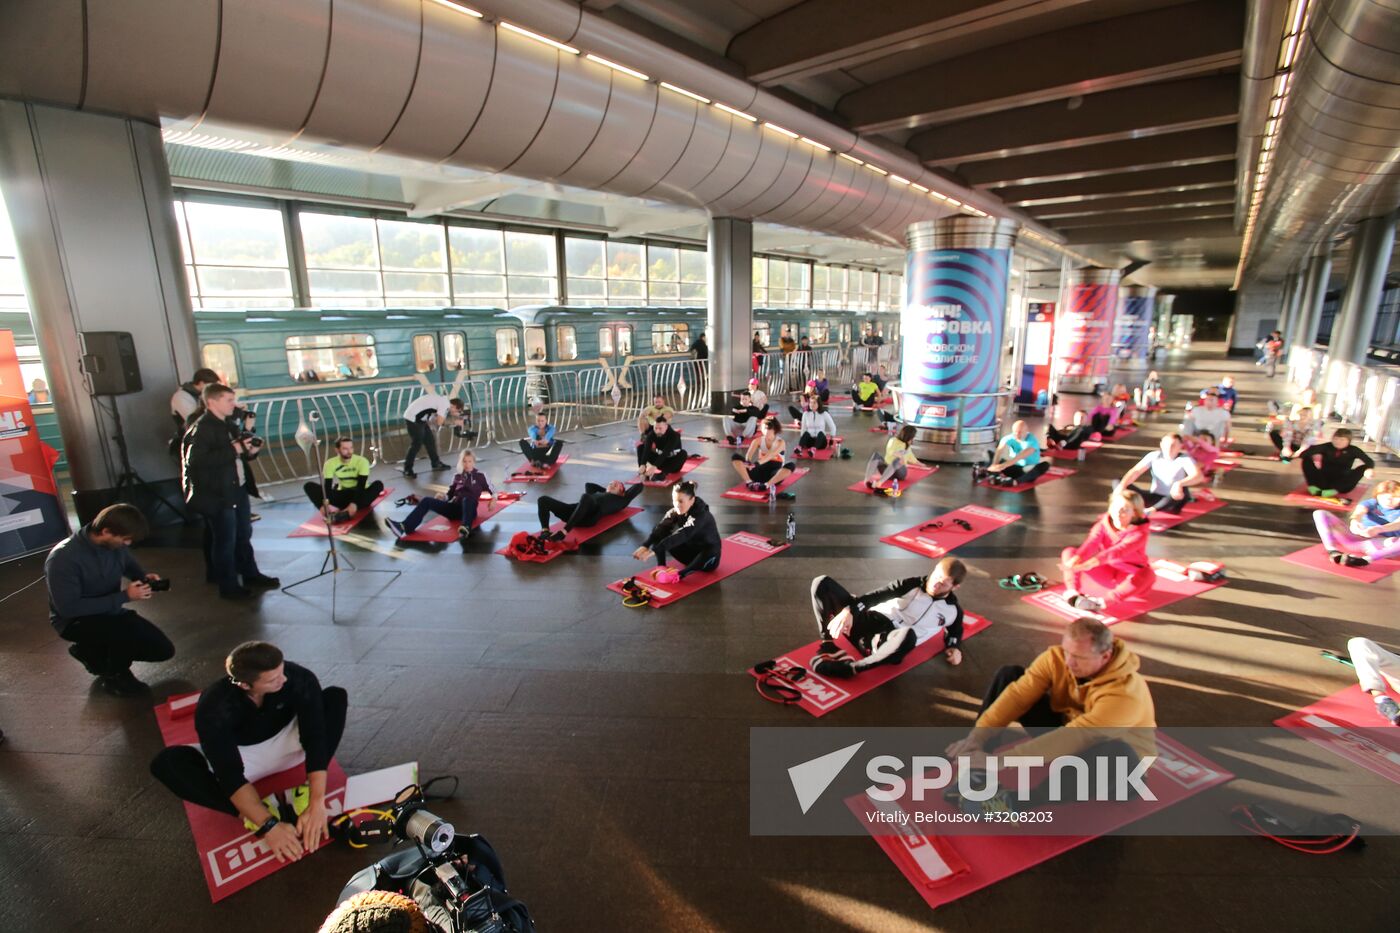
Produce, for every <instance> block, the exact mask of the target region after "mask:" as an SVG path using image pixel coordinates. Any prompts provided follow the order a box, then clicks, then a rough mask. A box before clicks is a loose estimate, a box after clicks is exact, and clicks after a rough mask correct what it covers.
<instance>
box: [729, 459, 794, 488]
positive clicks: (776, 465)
mask: <svg viewBox="0 0 1400 933" xmlns="http://www.w3.org/2000/svg"><path fill="white" fill-rule="evenodd" d="M733 459H735V460H743V459H744V458H743V457H741V456H740V455H738V454H735V455H734V457H733ZM795 469H797V465H796V464H794V463H784V462H782V461H781V460H769V461H768V462H767V463H758V464H755V465H753V466H751V467H749V482H751V483H765V484H766V483H769V482H771V481H772V479H773V477H775V476H777V475H778V473H779V472H780V471H782V470H789V471H791V470H795Z"/></svg>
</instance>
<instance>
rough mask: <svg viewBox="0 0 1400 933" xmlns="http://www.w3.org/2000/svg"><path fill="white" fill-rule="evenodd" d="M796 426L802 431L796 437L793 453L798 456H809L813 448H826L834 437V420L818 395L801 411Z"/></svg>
mask: <svg viewBox="0 0 1400 933" xmlns="http://www.w3.org/2000/svg"><path fill="white" fill-rule="evenodd" d="M798 428H799V430H800V431H801V432H802V433H801V434H800V435H799V436H798V438H797V450H796V451H794V453H795V455H796V456H799V457H803V456H811V454H812V451H814V450H826V448H828V447H830V446H831V444H832V443H833V440H834V438H835V437H836V422H835V421H834V420H833V419H832V417H831V412H829V411H827V410H826V402H823V401H822V400H821V398H819V397H814V398H813V399H812V405H811V407H810V408H808V409H807V410H806V411H804V412H803V413H802V417H801V418H800V419H799V420H798Z"/></svg>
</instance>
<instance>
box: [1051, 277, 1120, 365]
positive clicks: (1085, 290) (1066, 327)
mask: <svg viewBox="0 0 1400 933" xmlns="http://www.w3.org/2000/svg"><path fill="white" fill-rule="evenodd" d="M1117 312H1118V270H1117V269H1096V268H1084V269H1075V270H1074V271H1073V272H1071V273H1070V279H1069V286H1068V287H1067V288H1066V289H1065V305H1064V308H1063V309H1062V311H1061V312H1060V319H1059V321H1057V322H1056V323H1055V371H1056V373H1057V374H1058V375H1059V381H1058V390H1059V391H1060V392H1093V391H1094V389H1095V387H1096V386H1100V385H1103V384H1104V383H1105V382H1107V381H1108V367H1109V361H1110V360H1111V359H1112V356H1113V320H1114V317H1115V315H1116V314H1117Z"/></svg>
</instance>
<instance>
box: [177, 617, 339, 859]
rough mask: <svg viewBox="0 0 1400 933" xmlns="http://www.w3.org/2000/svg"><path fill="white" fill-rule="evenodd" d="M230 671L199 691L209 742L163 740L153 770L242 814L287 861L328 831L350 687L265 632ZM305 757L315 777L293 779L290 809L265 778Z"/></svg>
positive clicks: (203, 803)
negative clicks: (313, 668)
mask: <svg viewBox="0 0 1400 933" xmlns="http://www.w3.org/2000/svg"><path fill="white" fill-rule="evenodd" d="M224 671H225V673H226V675H227V676H225V677H221V678H219V680H217V681H215V682H214V683H213V684H211V685H210V686H209V687H208V688H207V689H206V690H205V691H204V692H203V693H201V694H200V695H199V705H198V706H196V707H195V711H194V728H195V732H196V734H198V736H199V744H198V745H176V746H172V747H170V748H166V749H163V750H162V751H161V752H160V754H158V755H156V757H155V759H154V760H152V762H151V774H152V775H154V776H155V778H156V780H158V781H160V782H161V783H162V784H164V785H165V786H166V787H168V788H170V790H171V792H172V793H174V794H175V796H177V797H179V798H180V799H181V800H187V801H189V802H190V803H192V804H195V805H196V806H200V807H208V808H209V809H210V810H217V811H219V812H220V813H227V814H229V815H230V816H241V817H242V818H243V825H244V826H246V827H247V828H248V829H249V830H250V831H252V832H253V833H254V834H256V835H257V836H258V837H259V838H261V839H262V840H263V841H264V842H266V843H267V846H268V848H269V849H271V850H272V854H273V855H275V856H277V860H278V861H279V862H283V861H287V860H289V859H290V860H296V859H298V858H301V856H302V855H303V854H305V853H307V852H314V851H315V850H316V847H317V846H319V845H320V844H321V843H322V842H324V841H325V840H326V838H327V828H326V819H327V813H326V769H327V768H328V767H330V762H331V758H332V757H334V755H335V750H336V748H338V747H339V746H340V738H341V736H342V735H343V734H344V732H345V714H346V710H347V708H348V707H349V702H350V701H349V697H348V696H347V695H346V693H345V690H344V689H343V688H341V687H326V688H324V689H322V687H321V682H320V681H319V680H317V679H316V675H315V674H313V673H311V672H310V671H308V670H307V669H306V668H304V667H302V666H301V665H299V664H294V663H292V662H291V661H287V660H285V659H284V658H283V656H282V651H281V649H279V648H278V647H277V646H276V645H272V644H268V643H267V642H265V641H248V642H244V643H243V644H241V645H239V646H238V647H236V648H234V649H233V650H232V651H231V652H229V655H228V657H227V658H226V659H225V660H224ZM303 762H304V763H305V766H306V783H305V784H302V785H301V786H300V787H296V788H293V789H292V791H291V812H290V813H285V814H284V813H283V812H282V808H281V805H280V804H279V803H278V799H277V796H276V795H269V796H267V797H264V798H262V799H259V798H258V789H257V787H256V786H255V784H254V782H255V781H258V780H260V779H262V778H265V777H269V776H271V775H274V774H279V773H281V772H282V771H285V770H287V769H288V768H293V767H296V766H297V765H299V764H302V763H303ZM284 817H285V822H284Z"/></svg>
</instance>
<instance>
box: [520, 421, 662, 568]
mask: <svg viewBox="0 0 1400 933" xmlns="http://www.w3.org/2000/svg"><path fill="white" fill-rule="evenodd" d="M663 423H664V422H663ZM642 489H643V486H642V484H641V483H633V484H632V485H631V486H626V485H623V483H621V482H620V481H618V480H613V481H612V482H611V483H608V485H606V486H599V485H598V484H597V483H585V484H584V486H583V495H581V496H579V498H578V501H577V502H565V501H564V500H562V499H555V498H554V497H552V496H540V501H539V502H538V503H536V505H537V507H538V509H539V517H540V530H541V531H548V530H549V520H550V518H551V517H552V518H559V519H563V521H564V527H563V529H562V530H560V531H556V532H554V533H553V534H552V535H550V540H553V541H563V540H564V536H565V535H567V534H568V533H569V532H571V531H573V530H574V529H575V528H592V527H593V526H594V525H596V524H598V522H599V521H600V520H602V519H604V518H606V517H607V516H609V515H615V514H617V513H618V512H621V511H622V510H623V509H625V508H627V506H629V505H631V504H632V500H633V499H635V498H637V494H638V493H640V492H641V491H642Z"/></svg>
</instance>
